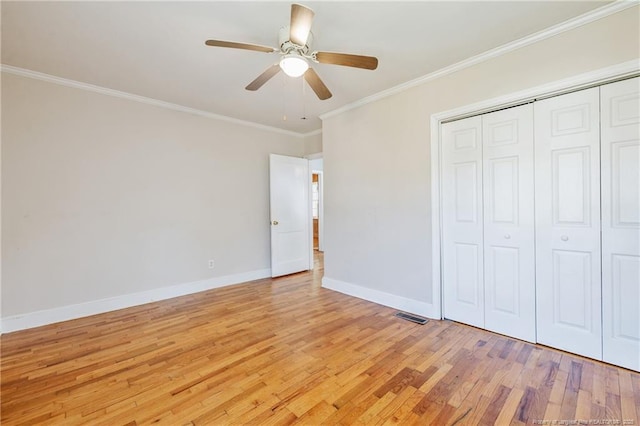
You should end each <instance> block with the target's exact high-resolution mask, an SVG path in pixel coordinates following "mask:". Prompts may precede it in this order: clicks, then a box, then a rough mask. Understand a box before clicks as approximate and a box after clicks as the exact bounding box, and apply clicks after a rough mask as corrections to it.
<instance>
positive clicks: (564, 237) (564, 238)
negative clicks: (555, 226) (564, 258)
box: [560, 235, 569, 241]
mask: <svg viewBox="0 0 640 426" xmlns="http://www.w3.org/2000/svg"><path fill="white" fill-rule="evenodd" d="M560 239H561V240H562V241H569V237H567V236H566V235H563V236H562V237H560Z"/></svg>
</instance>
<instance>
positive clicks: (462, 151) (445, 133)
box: [441, 117, 484, 327]
mask: <svg viewBox="0 0 640 426" xmlns="http://www.w3.org/2000/svg"><path fill="white" fill-rule="evenodd" d="M441 130H442V225H443V226H442V234H443V235H442V247H443V296H444V316H445V318H449V319H452V320H455V321H460V322H463V323H465V324H470V325H474V326H476V327H484V291H483V253H482V252H483V247H482V141H481V138H482V121H481V118H480V117H471V118H467V119H464V120H459V121H454V122H451V123H445V124H443V125H442V128H441Z"/></svg>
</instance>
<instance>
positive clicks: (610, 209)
mask: <svg viewBox="0 0 640 426" xmlns="http://www.w3.org/2000/svg"><path fill="white" fill-rule="evenodd" d="M600 90H601V105H602V107H601V110H602V119H601V122H602V140H601V160H602V315H603V318H602V319H603V329H602V333H603V360H604V361H607V362H611V363H613V364H617V365H621V366H623V367H627V368H631V369H633V370H636V371H640V78H634V79H630V80H624V81H620V82H616V83H611V84H607V85H604V86H602V87H601V88H600Z"/></svg>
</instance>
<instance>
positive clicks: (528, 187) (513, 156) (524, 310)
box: [482, 104, 536, 342]
mask: <svg viewBox="0 0 640 426" xmlns="http://www.w3.org/2000/svg"><path fill="white" fill-rule="evenodd" d="M482 133H483V137H482V146H483V148H482V151H483V171H484V173H483V175H484V178H483V188H484V292H485V293H484V294H485V296H484V300H485V328H486V329H488V330H491V331H495V332H498V333H501V334H506V335H508V336H513V337H517V338H519V339H523V340H527V341H529V342H535V339H536V312H535V311H536V304H535V253H534V238H535V236H534V223H533V222H534V220H533V213H534V212H533V105H532V104H527V105H522V106H519V107H514V108H509V109H505V110H502V111H496V112H493V113H490V114H485V115H483V116H482Z"/></svg>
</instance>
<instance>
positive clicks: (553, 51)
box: [323, 7, 640, 316]
mask: <svg viewBox="0 0 640 426" xmlns="http://www.w3.org/2000/svg"><path fill="white" fill-rule="evenodd" d="M639 21H640V13H639V7H633V8H630V9H626V10H624V11H622V12H619V13H616V14H614V15H611V16H609V17H606V18H603V19H601V20H599V21H596V22H593V23H590V24H587V25H584V26H582V27H579V28H576V29H573V30H570V31H567V32H564V33H562V34H559V35H556V36H553V37H551V38H548V39H546V40H543V41H541V42H538V43H535V44H532V45H529V46H526V47H523V48H521V49H519V50H516V51H512V52H510V53H507V54H504V55H502V56H499V57H497V58H494V59H491V60H488V61H486V62H482V63H480V64H477V65H475V66H472V67H469V68H466V69H463V70H461V71H458V72H456V73H453V74H449V75H446V76H444V77H441V78H438V79H435V80H432V81H429V82H427V83H424V84H422V85H420V86H416V87H413V88H411V89H408V90H406V91H404V92H401V93H398V94H396V95H393V96H390V97H386V98H383V99H381V100H378V101H376V102H373V103H369V104H366V105H364V106H362V107H359V108H356V109H352V110H348V111H346V112H344V113H342V114H339V115H334V116H329V117H328V118H326V119H325V120H324V121H323V158H324V159H325V161H326V166H325V172H326V175H325V181H324V183H325V188H326V191H325V219H326V222H325V223H326V226H325V250H326V253H325V278H324V280H323V285H325V286H326V287H329V288H333V289H337V290H340V291H344V292H347V293H350V294H354V295H358V296H360V297H364V298H368V299H369V300H374V301H377V302H380V303H383V304H388V305H390V306H395V307H397V308H401V309H406V310H409V311H413V312H414V313H418V314H423V315H427V316H429V315H431V314H433V313H434V312H437V309H434V305H435V304H439V300H433V286H434V285H439V283H435V284H434V283H432V278H431V272H432V265H431V243H432V238H437V234H438V233H437V230H433V229H431V226H430V224H431V215H432V214H437V212H434V211H432V209H431V206H430V196H431V194H430V185H431V182H430V173H431V170H430V165H429V162H430V158H429V157H430V152H429V149H430V145H429V144H430V130H431V129H430V126H429V120H430V116H431V115H432V114H435V113H438V112H441V111H444V110H449V109H453V108H456V107H460V106H464V105H468V104H472V103H475V102H479V101H482V100H485V99H489V98H493V97H497V96H500V95H505V94H509V93H512V92H516V91H520V90H524V89H527V88H530V87H534V86H538V85H542V84H544V83H548V82H552V81H556V80H560V79H564V78H568V77H571V76H573V75H576V74H580V73H584V72H587V71H591V70H596V69H600V68H604V67H607V66H611V65H614V64H618V63H622V62H626V61H629V60H633V59H637V58H638V57H639V54H640V37H639V35H640V34H639V31H640V25H639V24H640V22H639Z"/></svg>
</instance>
